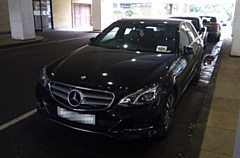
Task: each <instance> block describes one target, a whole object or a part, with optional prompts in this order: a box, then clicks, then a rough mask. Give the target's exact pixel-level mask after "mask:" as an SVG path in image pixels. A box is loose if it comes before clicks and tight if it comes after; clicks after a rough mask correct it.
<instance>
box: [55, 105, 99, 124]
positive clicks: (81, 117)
mask: <svg viewBox="0 0 240 158" xmlns="http://www.w3.org/2000/svg"><path fill="white" fill-rule="evenodd" d="M57 114H58V116H60V117H62V118H65V119H67V120H70V121H74V122H79V123H83V124H90V125H95V120H96V119H95V115H92V114H79V113H77V112H74V111H69V110H67V109H63V108H61V107H57Z"/></svg>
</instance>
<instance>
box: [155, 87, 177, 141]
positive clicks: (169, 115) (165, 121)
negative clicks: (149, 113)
mask: <svg viewBox="0 0 240 158" xmlns="http://www.w3.org/2000/svg"><path fill="white" fill-rule="evenodd" d="M175 102H176V95H175V92H174V91H173V90H171V92H170V94H169V95H168V97H167V101H166V104H165V106H164V108H163V112H162V115H161V119H160V132H159V133H158V134H157V136H158V137H164V136H166V135H167V134H168V132H169V130H170V127H171V125H172V121H173V115H174V108H175Z"/></svg>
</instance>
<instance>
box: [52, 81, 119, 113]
mask: <svg viewBox="0 0 240 158" xmlns="http://www.w3.org/2000/svg"><path fill="white" fill-rule="evenodd" d="M48 86H49V90H50V94H51V96H52V97H53V98H54V100H56V101H57V102H58V103H60V104H61V105H63V106H65V107H67V108H70V109H71V110H73V111H101V110H105V109H107V108H109V107H110V106H111V105H112V103H113V101H114V100H115V95H114V93H112V92H109V91H105V90H98V89H92V88H86V87H80V86H74V85H70V84H65V83H61V82H54V81H52V82H49V83H48ZM72 90H76V91H79V92H80V93H81V104H79V106H77V107H74V106H71V104H69V101H68V100H69V98H68V97H69V93H70V92H71V91H72ZM61 99H62V101H61ZM95 99H97V101H96V100H95ZM87 105H89V109H88V108H87ZM81 106H82V107H81ZM94 106H95V107H94ZM97 106H98V107H97ZM90 108H91V109H90Z"/></svg>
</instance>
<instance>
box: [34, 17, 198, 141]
mask: <svg viewBox="0 0 240 158" xmlns="http://www.w3.org/2000/svg"><path fill="white" fill-rule="evenodd" d="M156 21H157V22H158V20H155V22H156ZM173 22H174V21H173ZM180 22H181V21H180ZM178 24H179V23H178V22H177V23H176V24H175V25H178ZM199 40H200V39H198V38H197V39H195V41H194V42H193V43H192V45H191V46H189V47H191V48H192V49H191V50H193V52H190V53H189V51H187V49H184V51H183V52H180V51H177V52H176V53H173V54H161V55H160V56H159V54H157V53H150V52H141V53H140V54H139V53H136V51H129V50H122V49H106V48H101V47H96V46H94V45H88V46H85V47H83V48H80V49H78V50H76V51H74V52H72V53H70V54H69V55H67V56H65V57H63V58H60V59H58V60H56V61H55V62H52V63H51V64H49V65H48V66H46V70H47V71H46V73H47V76H48V77H49V80H50V82H52V81H54V82H61V83H65V84H68V85H71V86H73V87H78V86H79V87H87V88H90V89H99V90H103V91H108V92H111V93H113V94H114V95H115V98H114V101H113V103H112V104H111V105H110V106H108V107H107V108H105V109H100V110H87V109H81V108H79V109H76V108H73V107H70V106H67V105H63V104H61V103H59V102H58V101H56V99H55V98H54V97H53V96H52V94H51V93H50V90H49V85H46V87H43V85H42V84H41V82H40V81H39V82H38V84H37V87H36V97H37V98H38V104H39V106H38V111H39V112H44V113H45V114H46V115H47V116H48V117H49V118H51V119H52V120H54V121H56V122H58V123H60V124H63V125H65V126H68V127H71V128H74V129H77V130H81V131H85V132H92V133H99V134H103V135H107V136H110V137H114V138H119V139H131V138H142V137H151V136H153V135H155V134H156V133H158V132H161V131H159V130H160V129H159V127H158V120H159V119H160V117H161V113H162V111H163V107H164V105H165V104H166V102H167V101H166V96H167V95H168V94H169V93H170V92H171V90H174V91H175V93H176V96H177V100H179V98H180V96H181V95H182V94H183V93H184V91H185V89H186V88H187V86H188V84H189V83H190V82H191V80H192V79H193V77H194V75H195V74H196V69H197V66H198V64H199V61H200V59H201V56H202V48H201V47H199ZM132 59H134V61H133V60H132ZM103 73H106V74H108V75H107V76H103V75H102V74H103ZM82 77H83V78H82ZM109 82H111V83H112V84H109ZM152 83H158V84H160V85H161V88H160V89H158V94H159V95H158V98H157V99H156V100H154V101H152V102H150V103H148V104H145V105H138V106H132V107H122V106H119V105H118V104H119V101H120V99H121V98H122V97H124V96H126V95H128V94H130V93H133V92H135V91H136V90H138V89H141V88H143V87H147V86H149V85H150V84H152ZM57 107H62V108H65V109H68V110H69V111H76V112H77V113H79V114H93V115H95V116H96V121H97V122H96V124H95V125H86V124H81V123H77V122H74V121H69V120H66V119H64V118H61V117H59V116H58V115H57ZM140 129H141V130H140Z"/></svg>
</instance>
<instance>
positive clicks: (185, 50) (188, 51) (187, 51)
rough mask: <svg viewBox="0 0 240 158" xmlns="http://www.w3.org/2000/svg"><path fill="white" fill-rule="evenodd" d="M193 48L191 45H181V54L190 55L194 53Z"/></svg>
mask: <svg viewBox="0 0 240 158" xmlns="http://www.w3.org/2000/svg"><path fill="white" fill-rule="evenodd" d="M194 53H195V52H194V49H193V47H192V46H187V45H185V46H183V55H191V54H194Z"/></svg>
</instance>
